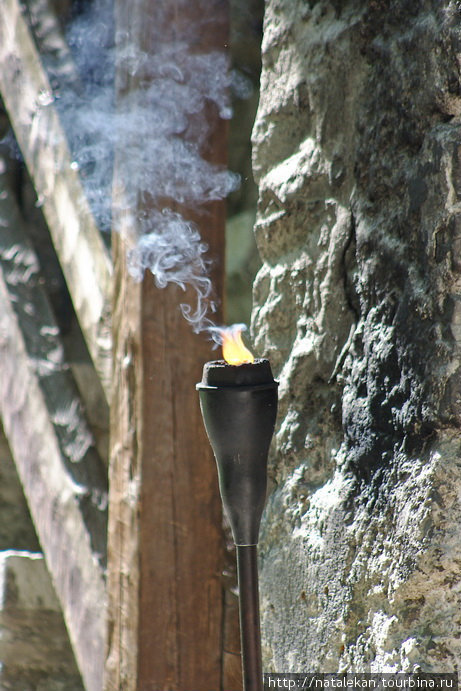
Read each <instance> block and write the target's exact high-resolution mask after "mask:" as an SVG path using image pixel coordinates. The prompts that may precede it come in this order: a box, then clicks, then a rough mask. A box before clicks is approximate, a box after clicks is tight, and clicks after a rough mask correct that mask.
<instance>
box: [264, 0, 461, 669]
mask: <svg viewBox="0 0 461 691" xmlns="http://www.w3.org/2000/svg"><path fill="white" fill-rule="evenodd" d="M460 62H461V9H460V7H459V3H456V2H449V1H448V0H432V1H430V0H373V1H368V0H367V1H365V0H330V1H327V0H318V1H316V0H310V1H306V0H268V2H267V3H266V15H265V24H264V40H263V72H262V77H261V98H260V104H259V110H258V114H257V119H256V123H255V127H254V132H253V140H254V170H255V174H256V177H257V179H258V183H259V210H258V218H257V222H256V228H255V232H256V239H257V243H258V247H259V250H260V253H261V256H262V260H263V267H262V269H261V271H260V272H259V274H258V277H257V280H256V283H255V291H254V298H255V306H254V310H253V319H252V329H253V337H254V340H255V343H256V348H257V350H258V352H259V354H264V355H266V356H268V357H270V359H271V361H272V363H273V365H274V369H275V371H276V373H277V375H278V376H279V378H280V414H279V420H278V426H277V431H276V439H275V444H274V451H273V455H272V459H271V467H270V477H271V490H270V495H269V500H268V505H267V509H266V513H265V518H264V525H263V529H262V535H261V544H260V556H261V597H262V627H263V638H264V658H265V665H264V666H265V669H266V671H279V672H283V671H321V672H332V671H337V670H341V671H344V670H350V671H353V670H355V671H417V670H422V671H441V672H447V671H451V670H454V669H455V668H456V666H457V665H458V666H459V664H460V662H461V639H460V638H459V631H460V629H461V529H460V527H459V526H460V523H461V505H460V492H461V460H460V450H461V435H460V433H459V424H460V421H461V386H460V383H459V382H460V377H459V366H460V359H459V358H460V345H461V295H460V285H461V284H460V269H461V260H460V249H461V225H460V216H459V211H460V209H461V205H460V202H461V197H460V195H461V166H460V161H461V136H460V135H461V128H460V116H461V97H460V76H459V65H460Z"/></svg>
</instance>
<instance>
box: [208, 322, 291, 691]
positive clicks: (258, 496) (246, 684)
mask: <svg viewBox="0 0 461 691" xmlns="http://www.w3.org/2000/svg"><path fill="white" fill-rule="evenodd" d="M222 336H223V355H224V358H225V360H216V361H212V362H207V363H206V364H205V366H204V368H203V377H202V381H201V382H200V383H199V384H197V389H198V391H199V396H200V407H201V410H202V415H203V420H204V423H205V429H206V432H207V435H208V438H209V440H210V443H211V446H212V448H213V452H214V455H215V458H216V464H217V467H218V478H219V489H220V493H221V498H222V502H223V506H224V510H225V512H226V515H227V517H228V519H229V523H230V526H231V530H232V536H233V539H234V542H235V545H236V552H237V576H238V585H239V611H240V638H241V650H242V669H243V689H244V691H262V689H263V674H262V663H261V633H260V624H259V592H258V566H257V544H258V535H259V525H260V522H261V515H262V512H263V508H264V503H265V499H266V484H267V480H266V476H267V456H268V451H269V445H270V442H271V439H272V434H273V432H274V425H275V418H276V413H277V386H278V383H277V382H276V381H274V378H273V376H272V371H271V367H270V364H269V361H268V360H263V359H261V360H255V359H254V358H253V355H252V354H251V353H250V351H249V350H247V349H246V348H245V346H244V345H243V343H242V341H241V329H232V328H231V329H229V330H224V331H223V332H222Z"/></svg>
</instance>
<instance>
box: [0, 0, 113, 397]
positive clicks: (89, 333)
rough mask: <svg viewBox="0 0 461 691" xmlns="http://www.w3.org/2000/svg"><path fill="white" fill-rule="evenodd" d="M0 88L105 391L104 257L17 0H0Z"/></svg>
mask: <svg viewBox="0 0 461 691" xmlns="http://www.w3.org/2000/svg"><path fill="white" fill-rule="evenodd" d="M18 85H20V88H19V86H18ZM0 92H1V94H2V98H3V100H4V103H5V106H6V108H7V111H8V114H9V117H10V120H11V123H12V125H13V128H14V131H15V135H16V138H17V140H18V143H19V146H20V147H21V151H22V153H23V156H24V159H25V161H26V164H27V167H28V170H29V172H30V175H31V177H32V179H33V181H34V185H35V189H36V192H37V196H38V199H39V202H40V203H41V204H42V206H43V212H44V215H45V218H46V220H47V223H48V226H49V229H50V233H51V236H52V239H53V243H54V245H55V248H56V252H57V254H58V257H59V260H60V263H61V266H62V269H63V272H64V275H65V277H66V281H67V284H68V287H69V292H70V294H71V297H72V300H73V303H74V308H75V311H76V314H77V316H78V319H79V322H80V326H81V329H82V332H83V334H84V336H85V339H86V342H87V345H88V349H89V352H90V355H91V357H92V359H93V362H94V364H95V367H96V370H97V372H98V375H99V376H100V378H101V382H102V384H103V387H104V390H105V392H106V395H107V397H109V392H110V368H111V365H110V360H111V358H110V355H111V339H110V323H109V322H110V320H109V314H110V309H109V307H110V300H111V298H110V295H111V262H110V259H109V255H108V252H107V250H106V247H105V246H104V243H103V241H102V238H101V234H100V232H99V230H98V228H97V227H96V224H95V222H94V219H93V217H92V214H91V211H90V209H89V207H88V203H87V201H86V199H85V195H84V192H83V189H82V185H81V183H80V180H79V176H78V173H77V171H75V170H74V169H73V167H72V165H71V164H72V157H71V154H70V152H69V148H68V146H67V142H66V137H65V134H64V131H63V129H62V127H61V124H60V121H59V117H58V115H57V112H56V109H55V107H54V105H53V102H52V101H53V97H52V90H51V87H50V83H49V80H48V78H47V76H46V74H45V72H44V70H43V67H42V65H41V62H40V57H39V55H38V53H37V49H36V46H35V43H34V40H33V38H32V36H31V34H30V31H29V28H28V26H27V23H26V21H25V19H24V17H23V15H22V13H21V4H20V2H19V0H2V6H1V9H0Z"/></svg>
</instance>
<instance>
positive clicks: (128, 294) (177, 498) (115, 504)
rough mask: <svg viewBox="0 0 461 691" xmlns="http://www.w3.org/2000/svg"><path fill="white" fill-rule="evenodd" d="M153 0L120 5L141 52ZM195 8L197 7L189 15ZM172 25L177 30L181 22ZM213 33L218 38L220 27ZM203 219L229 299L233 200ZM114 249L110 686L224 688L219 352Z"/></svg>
mask: <svg viewBox="0 0 461 691" xmlns="http://www.w3.org/2000/svg"><path fill="white" fill-rule="evenodd" d="M149 4H150V3H149V2H148V0H136V2H134V3H131V4H130V5H129V6H128V5H127V4H126V3H123V2H119V10H120V16H121V17H122V18H123V17H124V18H125V20H126V21H125V22H124V23H123V26H124V30H126V31H127V30H128V29H127V27H128V26H136V27H140V31H139V34H140V36H135V35H133V36H132V38H133V39H135V40H136V39H138V40H139V41H140V43H139V45H140V47H141V49H143V48H145V47H146V45H147V46H149V26H148V24H147V18H148V17H149V16H150V13H149V12H148V11H147V8H148V5H149ZM224 6H225V3H223V7H224ZM184 7H185V6H184V5H183V4H181V8H182V10H184ZM178 11H179V9H178ZM193 11H194V3H190V6H188V9H187V12H193ZM127 13H128V14H129V18H128V17H127V16H126V15H127ZM182 20H184V17H182ZM165 30H170V31H172V32H174V26H170V27H165ZM207 30H209V31H210V35H209V38H208V40H209V45H212V42H213V41H214V40H216V35H217V31H216V27H213V26H208V28H207ZM213 32H214V35H213ZM134 33H136V32H134ZM144 42H145V44H144ZM121 81H122V82H123V84H124V85H125V86H126V85H127V81H128V83H129V80H126V79H123V80H121ZM133 100H134V99H133ZM225 152H226V136H225V127H224V126H223V125H222V123H221V124H219V125H218V124H217V127H216V129H215V133H214V135H213V137H212V141H210V142H209V152H208V153H209V157H210V159H213V160H214V161H216V162H217V161H221V162H222V161H223V160H225ZM117 159H118V160H117V163H116V185H115V189H117V188H118V187H121V188H123V187H126V185H129V184H130V181H127V180H124V179H123V170H124V167H123V151H119V152H118V155H117ZM165 175H168V171H167V170H166V171H165ZM133 197H135V195H130V198H133ZM120 206H123V205H120ZM136 211H138V210H136V209H133V214H134V215H135V213H136ZM194 220H196V221H197V222H198V223H199V225H200V228H201V232H202V235H203V239H204V241H205V242H207V243H208V244H209V247H210V256H211V257H213V259H214V262H215V263H214V270H213V275H212V278H213V280H214V287H215V291H216V294H217V296H219V297H221V296H222V293H223V267H224V261H223V253H224V221H225V205H224V203H222V202H217V203H213V204H210V205H209V206H208V208H207V213H206V215H205V214H203V215H201V216H197V218H195V219H194ZM117 226H118V227H120V228H121V229H122V231H123V230H126V231H127V232H126V235H127V236H128V235H129V229H130V228H131V227H132V222H131V221H130V219H127V220H124V219H123V218H117ZM113 248H114V266H115V285H114V297H115V299H114V309H113V340H114V376H113V381H114V399H113V405H112V410H111V418H112V422H111V435H112V441H111V449H112V451H111V460H110V471H109V475H110V509H109V536H108V612H109V635H108V657H107V664H106V678H105V686H104V688H105V691H118V690H119V689H122V688H123V689H124V691H148V690H149V691H151V689H158V690H160V689H168V690H170V691H190V689H194V691H209V690H210V689H216V690H217V689H221V688H223V633H224V607H223V603H224V584H223V577H222V571H223V568H224V563H225V560H224V540H223V535H222V527H221V526H222V519H221V502H220V499H219V493H218V487H217V474H216V468H215V463H214V459H213V457H212V453H211V449H210V446H209V443H208V440H207V439H206V436H205V432H204V428H203V422H202V419H201V415H200V411H199V405H198V397H197V393H196V391H195V383H196V382H197V381H199V380H200V378H201V370H202V366H203V363H204V362H205V361H206V360H209V359H211V358H212V357H213V352H212V350H211V348H210V344H209V343H208V342H207V340H206V339H205V338H203V337H202V336H197V335H195V334H194V333H193V332H192V330H191V328H190V326H189V325H188V324H187V323H186V322H185V321H184V319H183V317H182V315H181V313H180V311H179V303H180V302H182V301H183V300H184V294H183V293H182V292H181V291H180V290H179V289H176V288H175V287H167V288H165V289H163V290H159V289H158V288H156V287H155V285H154V281H153V278H152V276H151V275H150V274H146V276H145V278H144V281H143V283H142V284H134V283H133V282H132V280H131V279H130V277H129V276H128V274H127V268H126V245H125V240H124V239H123V238H120V237H114V238H113ZM186 301H187V294H186ZM217 318H218V319H219V318H220V315H219V314H218V315H217ZM226 688H229V687H226Z"/></svg>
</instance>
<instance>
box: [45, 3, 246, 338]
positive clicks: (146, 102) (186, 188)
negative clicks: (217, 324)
mask: <svg viewBox="0 0 461 691" xmlns="http://www.w3.org/2000/svg"><path fill="white" fill-rule="evenodd" d="M172 4H173V5H174V10H176V13H177V14H176V17H175V18H174V21H175V24H174V26H175V34H174V38H173V39H172V37H171V33H170V32H169V35H168V36H166V37H165V30H164V28H165V27H166V26H169V25H170V24H171V21H172V20H173V16H169V15H172V14H173V12H174V10H173V9H171V7H170V8H168V7H165V5H169V3H159V2H154V3H151V5H152V7H151V9H150V10H149V11H150V12H151V13H152V14H153V16H151V17H149V18H146V21H148V22H149V26H153V27H157V29H156V30H155V29H154V31H155V35H154V36H153V39H152V41H151V46H152V50H150V49H149V51H148V52H147V51H143V50H141V49H139V48H138V47H137V45H136V42H135V41H133V40H132V36H131V35H130V30H129V28H128V30H118V31H117V32H115V31H114V19H113V8H112V2H111V0H96V1H95V2H94V3H92V4H91V5H90V6H89V7H88V9H87V10H86V11H85V12H82V13H81V14H80V15H79V16H78V17H76V18H75V20H74V21H73V22H72V26H71V28H70V30H69V32H68V42H69V45H70V46H71V49H72V51H73V53H74V57H75V62H76V64H77V67H78V70H79V72H80V77H81V85H80V86H79V88H78V89H75V88H73V89H72V88H63V89H62V90H59V89H58V91H59V98H57V99H56V104H57V106H58V108H59V110H60V112H61V117H62V119H63V121H64V123H65V124H67V131H68V137H69V140H70V145H71V148H72V152H73V157H74V164H73V165H74V166H75V167H78V168H79V170H80V173H81V177H82V180H83V183H84V186H85V188H86V192H87V196H88V199H89V202H90V205H91V207H92V210H93V213H94V215H95V217H96V219H97V221H98V223H99V225H100V227H101V228H102V229H105V230H108V229H110V228H111V227H112V226H113V216H112V211H113V202H112V200H111V185H112V173H113V161H114V151H115V150H116V148H118V149H119V150H120V148H121V147H122V150H123V162H124V167H125V170H124V177H125V178H126V179H127V180H129V182H130V184H129V185H128V186H127V188H126V189H125V190H124V194H123V195H121V196H120V198H117V201H116V203H117V204H119V206H120V208H118V209H117V213H116V214H114V217H118V216H119V212H126V213H128V214H133V210H136V211H135V216H134V217H133V218H132V219H130V225H131V227H132V229H133V236H134V238H133V246H132V248H131V250H130V253H129V257H128V270H129V272H130V274H131V276H132V277H133V279H134V280H136V281H140V280H142V278H143V276H144V272H145V271H146V269H148V270H149V271H151V272H152V274H153V276H154V279H155V283H156V285H157V286H158V287H159V288H164V287H165V286H166V285H167V284H169V283H174V284H176V285H178V286H180V287H181V288H183V289H186V287H187V286H192V287H193V288H194V290H195V295H196V304H195V305H194V306H191V305H187V304H183V305H181V310H182V313H183V315H184V317H185V318H186V319H187V320H188V321H189V322H190V323H191V325H192V327H193V329H194V331H196V332H199V331H202V330H204V329H207V328H208V327H210V326H211V325H212V322H211V320H210V312H212V311H213V309H214V304H213V300H212V299H211V288H212V286H211V282H210V279H209V277H208V274H209V267H210V259H209V258H207V256H206V252H207V246H206V245H205V244H204V243H203V242H202V240H201V237H200V233H199V230H198V227H197V225H196V224H195V223H194V222H192V221H191V220H190V219H188V217H187V212H188V210H194V212H197V210H199V209H200V207H201V205H203V204H205V203H207V202H210V201H214V200H220V199H223V198H225V197H226V196H227V195H228V194H229V193H230V192H232V191H233V190H235V189H236V188H237V187H238V185H239V177H238V176H237V175H235V174H233V173H230V172H229V171H227V170H226V169H225V168H223V167H221V166H217V165H214V164H212V163H210V162H208V161H207V160H205V158H204V157H203V148H204V144H205V142H206V141H207V139H208V137H209V136H210V125H209V117H207V111H209V108H210V107H212V108H216V109H217V111H218V113H219V116H220V117H221V118H223V119H229V118H230V117H231V115H232V109H231V104H230V89H231V88H232V84H233V83H236V84H237V85H239V88H240V89H242V88H243V87H242V83H241V80H240V81H239V79H238V78H237V79H236V78H235V75H232V72H231V70H230V69H229V60H228V57H227V55H226V54H225V53H224V52H220V51H217V50H212V51H209V52H200V50H199V49H198V48H197V46H199V45H200V32H201V30H202V29H203V25H204V22H206V21H207V19H206V18H207V17H209V16H210V13H211V12H212V10H213V6H214V5H219V0H208V1H207V2H204V0H202V4H203V8H202V9H203V12H202V13H201V16H202V17H205V19H200V20H197V21H196V22H191V21H190V18H189V19H188V20H187V21H183V22H182V23H181V21H178V19H177V17H178V15H181V12H179V13H178V12H177V11H178V9H181V7H183V9H185V8H186V7H187V2H186V1H185V0H176V2H175V3H172ZM162 6H163V7H162ZM185 15H187V12H185ZM116 60H117V63H118V65H119V68H118V69H117V76H116V74H115V64H116ZM115 79H117V93H118V94H119V96H118V97H117V104H115V100H114V92H115V88H114V84H115ZM124 82H126V83H124ZM135 84H136V85H137V88H133V85H135ZM120 94H121V95H120ZM117 197H118V195H117ZM122 199H123V201H122ZM140 202H141V203H140ZM178 205H179V206H180V208H181V212H178V210H177V208H178ZM122 206H123V207H124V208H123V209H122V208H121V207H122ZM138 209H139V211H137V210H138ZM147 209H150V210H147ZM115 230H117V228H115ZM213 333H215V332H213Z"/></svg>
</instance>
